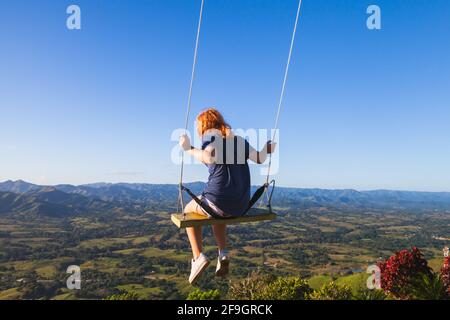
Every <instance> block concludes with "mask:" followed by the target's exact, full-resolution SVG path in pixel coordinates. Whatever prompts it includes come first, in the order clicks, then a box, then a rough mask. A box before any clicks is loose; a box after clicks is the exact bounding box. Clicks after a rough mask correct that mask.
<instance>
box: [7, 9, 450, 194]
mask: <svg viewBox="0 0 450 320" xmlns="http://www.w3.org/2000/svg"><path fill="white" fill-rule="evenodd" d="M70 4H77V5H79V6H80V8H81V12H82V29H81V30H76V31H70V30H68V29H67V28H66V18H67V14H66V12H65V11H66V8H67V6H68V5H70ZM370 4H377V5H379V6H380V8H381V13H382V30H379V31H370V30H368V29H367V28H366V19H367V17H368V15H367V14H366V8H367V7H368V6H369V5H370ZM199 6H200V0H195V1H194V0H192V1H190V0H154V1H151V0H131V1H119V0H109V1H106V0H103V1H101V0H72V1H65V0H58V1H55V0H40V1H31V0H29V1H24V0H14V1H12V0H11V1H1V2H0V41H1V50H0V70H1V76H0V181H2V180H6V179H24V180H28V181H31V182H35V183H42V184H57V183H74V184H81V183H89V182H98V181H107V182H118V181H128V182H149V183H176V182H177V181H178V175H179V166H178V165H176V164H173V163H172V162H171V158H170V154H171V150H172V148H173V146H174V142H173V141H171V140H170V136H171V133H172V131H173V130H174V129H176V128H180V127H183V124H184V123H183V121H184V112H185V107H186V98H187V90H188V84H189V77H190V68H191V63H192V55H193V48H194V40H195V31H196V24H197V18H198V10H199ZM296 6H297V1H296V0H282V1H281V0H280V1H274V0H239V1H237V0H206V5H205V16H204V24H203V30H202V36H201V44H200V51H199V64H198V73H197V79H196V82H195V87H194V95H193V100H192V107H193V114H192V116H191V122H190V127H191V128H192V124H193V119H194V115H195V114H196V113H198V112H199V111H200V110H201V109H203V108H206V107H209V106H216V107H217V108H219V109H220V110H221V111H223V113H224V115H225V117H226V119H227V120H228V121H229V122H230V124H231V125H232V126H233V127H236V128H245V129H247V128H271V127H272V126H273V122H274V117H275V112H276V105H277V100H278V95H279V91H280V86H281V81H282V77H283V72H284V64H285V61H286V58H287V53H288V48H289V41H290V36H291V31H292V26H293V22H294V17H295V10H296ZM449 35H450V2H449V1H448V0H431V1H430V0H414V1H412V0H411V1H407V0H370V1H365V0H351V1H350V0H348V1H345V0H339V1H338V0H335V1H332V0H304V2H303V8H302V16H301V20H300V24H299V29H298V35H297V40H296V44H295V48H294V53H293V57H292V64H291V72H290V75H289V82H288V85H287V89H286V90H287V91H286V98H285V104H284V110H283V113H282V115H281V120H280V148H279V151H280V154H279V159H280V167H279V172H278V173H277V174H276V175H275V178H276V179H277V182H278V184H279V185H284V186H298V187H320V188H356V189H360V190H364V189H377V188H386V189H408V190H429V191H450V169H449V163H450V125H449V120H450V101H449V100H450V99H449V98H450V90H449V88H450V59H449V57H450V42H449ZM253 173H254V174H253V183H254V184H257V183H259V182H260V181H261V180H262V177H261V176H260V175H259V174H258V171H255V168H254V169H253ZM206 178H207V172H206V169H205V168H204V167H203V166H201V165H197V166H188V167H187V169H186V180H190V181H192V180H205V179H206Z"/></svg>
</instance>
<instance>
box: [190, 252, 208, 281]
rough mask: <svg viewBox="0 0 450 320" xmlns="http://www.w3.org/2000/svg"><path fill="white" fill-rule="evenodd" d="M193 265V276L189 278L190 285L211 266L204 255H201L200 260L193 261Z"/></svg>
mask: <svg viewBox="0 0 450 320" xmlns="http://www.w3.org/2000/svg"><path fill="white" fill-rule="evenodd" d="M191 263H192V268H191V275H190V276H189V283H190V284H194V283H195V281H197V279H198V278H199V277H200V276H201V275H202V273H203V271H205V269H206V268H207V267H208V266H209V260H208V258H207V257H206V256H205V255H204V254H203V253H200V255H199V256H198V258H197V259H196V260H195V261H194V260H192V261H191Z"/></svg>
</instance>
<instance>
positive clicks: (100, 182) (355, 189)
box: [0, 179, 450, 193]
mask: <svg viewBox="0 0 450 320" xmlns="http://www.w3.org/2000/svg"><path fill="white" fill-rule="evenodd" d="M5 182H13V183H15V182H24V183H27V184H32V185H36V186H40V187H56V186H61V185H71V186H74V187H81V186H89V185H94V184H106V185H117V184H135V185H138V184H143V185H175V186H176V185H178V184H177V183H154V182H104V181H99V182H90V183H82V184H72V183H58V184H38V183H33V182H28V181H26V180H23V179H17V180H12V179H6V180H3V181H2V180H0V184H2V183H5ZM185 183H186V184H193V183H203V184H206V182H204V181H190V182H185ZM251 186H252V187H259V186H260V185H254V184H252V185H251ZM276 188H283V189H303V190H314V189H316V190H331V191H337V190H350V191H356V192H373V191H394V192H418V193H450V191H423V190H405V189H386V188H376V189H357V188H320V187H292V186H279V185H277V186H276Z"/></svg>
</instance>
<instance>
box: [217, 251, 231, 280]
mask: <svg viewBox="0 0 450 320" xmlns="http://www.w3.org/2000/svg"><path fill="white" fill-rule="evenodd" d="M229 270H230V259H229V258H228V257H227V256H223V257H220V256H219V258H218V259H217V267H216V276H218V277H222V278H225V277H226V276H228V272H229Z"/></svg>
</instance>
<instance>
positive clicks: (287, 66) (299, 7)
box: [266, 0, 302, 186]
mask: <svg viewBox="0 0 450 320" xmlns="http://www.w3.org/2000/svg"><path fill="white" fill-rule="evenodd" d="M301 7H302V0H299V2H298V8H297V16H296V17H295V24H294V31H293V32H292V39H291V46H290V48H289V55H288V59H287V63H286V69H285V71H284V79H283V85H282V86H281V94H280V100H279V101H278V110H277V116H276V118H275V126H274V132H273V136H272V142H274V141H275V138H276V134H277V131H278V125H279V121H280V114H281V108H282V106H283V100H284V92H285V89H286V83H287V79H288V74H289V66H290V65H291V57H292V51H293V48H294V43H295V35H296V33H297V26H298V21H299V18H300V12H301ZM271 166H272V153H270V154H269V166H268V168H267V177H266V185H267V186H268V185H269V179H270V168H271Z"/></svg>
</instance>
